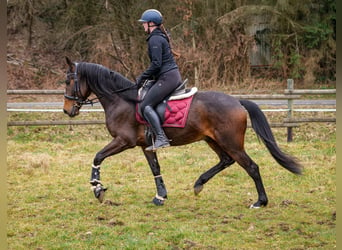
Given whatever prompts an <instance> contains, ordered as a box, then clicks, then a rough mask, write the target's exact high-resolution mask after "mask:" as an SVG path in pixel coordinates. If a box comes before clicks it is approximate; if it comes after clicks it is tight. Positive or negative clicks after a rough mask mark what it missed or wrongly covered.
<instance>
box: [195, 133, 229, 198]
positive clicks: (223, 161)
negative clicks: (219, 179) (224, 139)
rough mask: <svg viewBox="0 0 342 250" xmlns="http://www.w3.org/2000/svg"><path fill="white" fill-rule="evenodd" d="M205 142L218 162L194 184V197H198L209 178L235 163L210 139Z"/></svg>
mask: <svg viewBox="0 0 342 250" xmlns="http://www.w3.org/2000/svg"><path fill="white" fill-rule="evenodd" d="M206 142H207V143H208V145H209V146H210V147H211V148H212V149H213V150H214V151H215V153H216V154H217V155H218V157H219V158H220V162H219V163H218V164H217V165H215V166H214V167H212V168H211V169H209V170H208V171H206V172H205V173H203V174H202V175H201V176H200V177H199V178H198V179H197V181H196V182H195V185H194V192H195V195H198V194H199V193H200V192H201V191H202V189H203V185H204V184H205V183H207V182H208V181H209V180H210V179H211V178H213V177H214V176H215V175H216V174H217V173H219V172H221V171H222V170H223V169H225V168H227V167H229V166H230V165H232V164H233V163H234V162H235V161H234V160H233V159H232V158H231V157H230V156H229V155H228V154H227V153H226V152H225V151H223V150H222V148H221V147H220V146H219V145H218V144H217V143H216V142H215V141H213V140H212V139H207V140H206Z"/></svg>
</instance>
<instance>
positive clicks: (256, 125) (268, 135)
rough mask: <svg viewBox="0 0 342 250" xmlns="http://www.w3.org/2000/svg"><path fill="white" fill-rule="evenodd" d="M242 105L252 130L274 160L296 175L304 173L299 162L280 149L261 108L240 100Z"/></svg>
mask: <svg viewBox="0 0 342 250" xmlns="http://www.w3.org/2000/svg"><path fill="white" fill-rule="evenodd" d="M239 101H240V103H241V105H242V106H244V107H245V109H246V110H247V112H248V114H249V117H250V120H251V123H252V128H253V129H254V131H255V132H256V134H257V135H258V136H259V137H260V138H261V140H262V141H263V143H264V144H265V146H266V147H267V149H268V151H269V152H270V153H271V155H272V156H273V158H274V159H275V160H276V161H277V162H278V163H279V164H280V165H281V166H283V167H284V168H286V169H287V170H289V171H290V172H292V173H295V174H301V173H302V168H303V167H302V165H301V164H300V163H299V162H298V160H297V159H296V158H294V157H292V156H290V155H288V154H286V153H284V152H282V151H281V149H280V148H279V147H278V145H277V143H276V140H275V138H274V136H273V133H272V130H271V127H270V125H269V123H268V121H267V119H266V116H265V114H264V113H263V112H262V110H261V109H260V108H259V106H258V105H257V104H256V103H254V102H251V101H248V100H239Z"/></svg>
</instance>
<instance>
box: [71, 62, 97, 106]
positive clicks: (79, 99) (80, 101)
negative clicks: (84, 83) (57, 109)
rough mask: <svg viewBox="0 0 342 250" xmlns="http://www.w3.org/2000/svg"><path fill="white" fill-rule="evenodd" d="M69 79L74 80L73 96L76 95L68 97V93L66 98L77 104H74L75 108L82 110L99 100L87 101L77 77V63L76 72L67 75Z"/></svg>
mask: <svg viewBox="0 0 342 250" xmlns="http://www.w3.org/2000/svg"><path fill="white" fill-rule="evenodd" d="M69 77H72V79H73V80H74V91H73V94H74V95H72V96H71V95H67V94H66V93H64V97H65V98H66V99H68V100H71V101H75V102H76V103H75V104H74V106H76V107H78V108H80V107H82V105H89V104H91V105H93V104H94V103H97V102H98V101H97V102H94V100H97V99H98V98H94V99H86V98H85V97H84V96H83V95H82V92H81V86H80V84H79V82H78V77H77V63H75V72H72V73H67V78H68V79H69Z"/></svg>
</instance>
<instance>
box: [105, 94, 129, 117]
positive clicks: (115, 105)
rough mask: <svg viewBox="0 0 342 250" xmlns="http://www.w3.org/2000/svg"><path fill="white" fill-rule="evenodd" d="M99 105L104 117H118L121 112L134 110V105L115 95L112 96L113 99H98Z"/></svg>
mask: <svg viewBox="0 0 342 250" xmlns="http://www.w3.org/2000/svg"><path fill="white" fill-rule="evenodd" d="M99 100H100V103H101V105H102V107H103V109H104V111H105V115H106V116H111V117H113V116H120V115H121V114H122V113H123V112H126V111H128V110H129V109H131V108H133V109H134V104H133V103H130V102H127V101H125V100H124V99H123V98H121V97H119V96H118V95H117V94H114V95H113V99H110V100H109V99H108V98H105V97H103V98H99Z"/></svg>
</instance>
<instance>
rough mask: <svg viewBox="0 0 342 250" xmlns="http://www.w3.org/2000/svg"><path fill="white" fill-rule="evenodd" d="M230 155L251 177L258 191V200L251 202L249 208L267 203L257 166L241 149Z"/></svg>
mask: <svg viewBox="0 0 342 250" xmlns="http://www.w3.org/2000/svg"><path fill="white" fill-rule="evenodd" d="M232 157H233V158H234V159H235V160H236V162H238V163H239V165H240V166H242V167H243V168H244V169H245V170H246V172H247V173H248V175H249V176H250V177H252V179H253V181H254V183H255V187H256V189H257V192H258V201H257V202H255V203H254V204H252V205H251V206H250V207H251V208H260V207H262V206H266V205H267V203H268V199H267V195H266V191H265V188H264V184H263V183H262V179H261V175H260V172H259V166H258V165H257V164H256V163H255V162H254V161H253V160H252V159H251V158H250V157H249V156H248V155H247V153H246V152H245V151H244V150H242V151H240V152H238V153H236V154H232Z"/></svg>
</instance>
